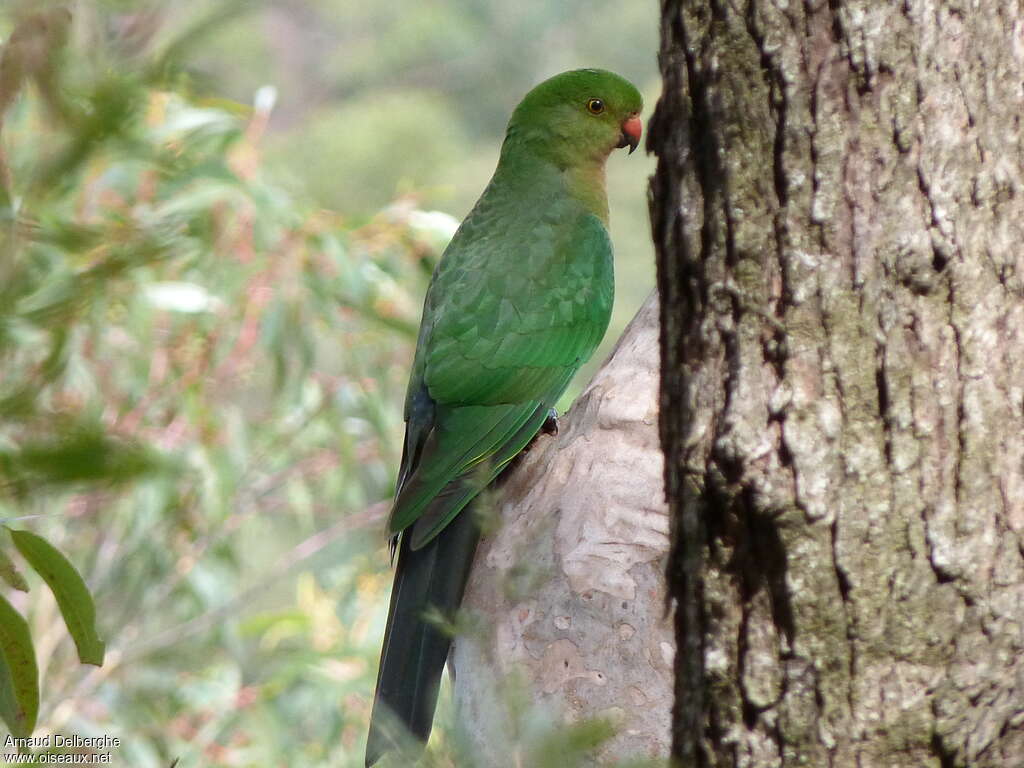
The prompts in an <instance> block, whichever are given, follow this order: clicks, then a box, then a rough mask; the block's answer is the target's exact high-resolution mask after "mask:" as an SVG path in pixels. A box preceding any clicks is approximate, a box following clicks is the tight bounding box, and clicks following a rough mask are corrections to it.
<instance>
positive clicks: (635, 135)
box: [618, 115, 644, 155]
mask: <svg viewBox="0 0 1024 768" xmlns="http://www.w3.org/2000/svg"><path fill="white" fill-rule="evenodd" d="M643 132H644V124H643V123H642V122H640V116H639V115H630V117H629V118H628V119H627V120H626V122H624V123H623V124H622V138H620V139H619V143H618V146H619V147H626V146H628V147H629V154H631V155H632V154H633V152H634V150H635V149H636V148H637V147H638V146H639V145H640V136H641V135H642V134H643Z"/></svg>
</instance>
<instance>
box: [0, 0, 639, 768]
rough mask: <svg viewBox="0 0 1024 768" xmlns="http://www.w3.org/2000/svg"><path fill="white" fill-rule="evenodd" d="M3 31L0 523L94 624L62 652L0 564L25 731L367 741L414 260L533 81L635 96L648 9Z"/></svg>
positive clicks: (425, 0)
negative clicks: (37, 544)
mask: <svg viewBox="0 0 1024 768" xmlns="http://www.w3.org/2000/svg"><path fill="white" fill-rule="evenodd" d="M62 8H67V9H69V10H70V11H71V16H70V21H69V17H68V16H67V15H66V14H65V13H64V12H63V11H62V10H61V9H62ZM16 30H17V31H16ZM12 33H13V37H12ZM0 40H2V41H3V42H4V43H5V45H4V49H3V57H2V59H0V116H2V118H3V122H2V127H0V152H2V154H0V179H2V182H3V183H2V185H0V522H2V523H6V524H7V525H9V526H11V527H14V528H24V529H28V530H32V531H35V532H38V533H40V534H42V535H44V536H46V537H47V538H48V539H49V540H50V541H52V542H53V543H54V544H56V545H57V546H59V547H60V548H61V549H62V550H63V551H64V552H65V554H67V556H68V557H69V559H70V560H71V561H72V562H73V563H74V564H75V565H76V566H77V567H78V568H79V570H80V571H81V572H82V574H83V576H84V577H85V579H86V581H87V582H88V584H89V586H90V588H92V590H93V592H94V595H95V598H96V603H97V610H98V615H99V623H100V627H101V631H102V633H103V635H104V636H105V638H106V640H107V642H108V650H107V659H106V663H105V664H104V666H103V667H100V668H91V667H82V666H80V665H79V664H78V663H77V660H76V659H75V656H74V648H73V645H72V643H71V641H70V638H69V637H68V635H67V631H66V629H64V627H63V624H62V623H61V621H60V617H59V614H58V612H57V609H56V606H55V604H54V601H53V599H52V598H51V597H50V595H49V593H48V592H46V590H44V589H41V588H40V583H39V580H38V579H37V578H34V577H32V576H31V575H29V586H30V587H31V589H30V591H29V592H28V593H22V592H18V591H16V590H14V589H13V588H9V587H8V585H7V584H4V583H2V582H0V589H3V590H4V593H3V594H4V596H5V597H7V599H9V600H10V601H11V602H12V603H13V604H14V606H15V607H16V608H17V609H19V610H20V611H21V612H22V613H23V614H25V615H26V616H27V618H28V619H29V623H30V626H31V629H32V633H33V639H34V641H35V644H36V651H37V656H38V662H39V666H40V671H41V678H42V680H41V684H42V689H43V703H42V709H41V711H40V720H39V728H38V730H37V733H40V734H42V733H47V732H53V731H60V732H62V733H66V734H72V733H73V734H79V735H102V734H109V735H112V736H119V737H120V738H121V739H122V746H121V747H120V748H119V749H118V750H116V752H115V754H114V763H115V764H124V765H131V766H133V767H136V768H149V767H150V766H167V765H169V764H170V762H171V760H172V759H174V758H180V760H181V761H180V763H179V765H181V766H193V765H195V766H200V765H201V766H222V765H223V766H277V765H280V766H356V765H361V764H362V747H363V740H364V738H365V724H366V721H367V718H368V714H369V703H370V701H369V697H370V695H371V693H372V688H373V684H374V678H375V674H376V658H377V654H378V652H379V643H380V639H381V633H382V631H383V623H384V617H385V613H386V609H387V593H388V589H389V587H390V579H391V571H390V568H389V564H388V558H387V550H386V547H385V546H384V542H383V538H382V534H381V525H382V522H383V517H384V515H385V514H386V511H387V499H388V497H389V495H390V492H391V490H392V485H393V482H394V474H395V470H396V465H397V460H398V457H399V453H400V445H399V443H400V440H401V436H402V419H401V406H402V399H403V396H404V388H405V383H406V376H407V371H408V365H409V361H410V359H411V355H412V347H413V342H414V336H413V334H414V332H415V328H416V325H417V323H418V320H419V311H420V303H421V301H422V295H423V291H424V290H425V288H426V284H427V280H428V279H429V275H430V271H431V269H432V267H433V264H434V263H435V262H436V259H437V258H438V256H439V255H440V251H441V250H442V249H443V247H444V244H445V243H446V242H447V238H448V237H449V236H450V235H451V232H452V231H453V227H454V225H455V224H457V222H458V221H459V220H461V218H462V217H463V216H464V215H465V214H466V213H467V212H468V210H469V208H470V207H471V205H472V204H473V202H474V200H475V199H476V197H477V195H478V194H479V193H480V191H481V190H482V188H483V186H484V184H485V183H486V181H487V179H488V178H489V176H490V174H491V172H492V170H493V168H494V164H495V161H496V159H497V152H498V147H499V144H500V141H501V137H502V133H503V129H504V124H505V121H506V120H507V117H508V114H509V113H510V111H511V109H512V108H513V107H514V106H515V104H516V103H517V102H518V100H519V99H520V97H521V96H522V95H523V94H524V93H525V92H526V91H527V90H529V88H530V87H531V86H532V85H534V84H535V83H537V82H539V81H540V80H542V79H544V78H546V77H548V76H550V75H552V74H554V73H556V72H558V71H561V70H563V69H568V68H574V67H578V66H600V67H605V68H609V69H613V70H616V71H618V72H620V73H621V74H623V75H625V76H626V77H628V78H630V79H631V80H633V81H634V82H635V83H636V84H637V85H638V86H639V87H640V88H641V90H642V91H643V92H644V94H645V98H646V100H647V104H648V110H647V112H646V115H645V117H649V115H650V108H651V107H653V104H654V100H655V98H656V95H657V88H658V83H657V80H656V62H655V54H656V50H657V42H656V41H657V7H656V4H655V3H653V2H651V3H622V2H611V1H610V0H608V1H606V0H590V1H589V2H584V1H583V0H568V1H567V2H563V3H557V4H553V3H548V2H541V1H540V0H522V2H518V3H515V4H509V3H503V2H499V0H433V1H431V0H417V1H416V2H412V0H408V1H404V0H403V1H402V2H393V3H381V4H373V3H366V2H362V0H288V1H287V2H285V1H279V2H262V3H259V2H252V1H251V0H250V1H248V2H234V3H232V2H201V1H200V0H178V2H176V3H174V4H173V5H172V4H167V3H156V2H153V3H145V2H131V1H130V0H106V2H103V1H102V0H79V2H70V3H67V2H65V3H62V4H58V3H47V2H40V1H39V0H31V1H26V2H17V1H16V0H7V2H5V3H3V4H2V5H0ZM652 168H653V164H652V161H651V160H650V159H649V158H647V157H646V156H645V155H644V154H643V153H637V154H635V155H634V156H633V157H631V158H628V159H627V158H626V155H625V153H624V152H620V153H615V156H613V158H612V159H611V161H610V162H609V192H610V198H611V201H610V202H611V209H612V238H613V240H614V242H615V246H616V255H617V281H618V285H617V298H616V304H617V305H616V315H615V319H614V320H613V326H612V328H611V329H610V331H609V333H608V337H607V339H606V342H605V346H604V347H603V348H602V350H601V351H600V352H599V353H598V354H597V355H596V356H595V360H594V361H593V363H592V365H591V370H592V369H593V367H594V366H596V365H598V364H599V363H600V361H601V360H602V359H603V358H604V357H605V355H606V354H607V351H608V350H609V349H610V347H611V345H612V344H613V343H614V341H615V339H616V338H617V337H618V335H619V333H620V332H621V330H622V327H623V326H624V325H625V323H626V322H628V320H629V318H630V317H631V316H632V314H633V313H634V312H635V310H636V309H637V308H638V307H639V305H640V303H641V302H642V300H643V298H644V297H645V296H646V294H647V293H648V292H649V291H650V290H651V288H652V286H653V282H654V279H653V260H652V256H651V253H652V251H651V246H650V243H649V242H648V240H649V238H648V230H647V214H646V180H647V176H648V174H649V173H650V172H651V170H652ZM588 376H589V372H588V371H585V372H584V373H583V374H581V376H580V377H578V378H577V381H576V383H575V385H574V388H573V389H572V392H571V394H573V395H574V394H575V393H576V392H578V391H579V389H580V388H581V386H582V385H583V383H584V382H585V381H586V378H587V377H588ZM570 401H571V397H567V400H566V402H565V403H563V405H567V404H568V402H570ZM4 536H6V533H5V532H4V531H2V530H0V545H3V544H5V543H6V542H4V541H3V537H4ZM445 717H450V715H446V714H445V713H444V712H442V715H441V719H442V721H443V720H444V719H445ZM0 733H2V731H0ZM454 738H455V736H453V735H451V731H450V729H449V730H447V731H445V730H444V729H442V733H441V734H440V736H439V738H438V739H436V740H435V742H436V743H434V744H433V745H432V746H433V751H432V759H433V760H434V762H435V764H437V765H451V764H452V758H451V757H450V751H451V749H452V748H453V746H452V744H450V743H446V740H448V741H450V740H452V739H454ZM552 738H556V736H552V735H551V734H547V735H544V734H542V735H540V736H538V741H537V747H536V748H537V749H538V751H539V754H543V755H551V754H556V752H557V750H555V751H552V748H551V747H552V742H551V739H552ZM544 739H547V741H544ZM566 749H568V747H566ZM524 759H525V763H524V764H526V765H542V764H544V759H548V758H544V759H542V758H541V757H540V756H538V757H536V758H535V759H532V761H531V758H529V757H527V758H524ZM559 764H560V765H565V762H564V758H563V759H562V760H561V762H560V763H559Z"/></svg>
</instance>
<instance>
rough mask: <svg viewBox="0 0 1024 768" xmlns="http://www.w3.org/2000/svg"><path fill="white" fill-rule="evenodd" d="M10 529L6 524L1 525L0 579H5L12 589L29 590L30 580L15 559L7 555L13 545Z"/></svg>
mask: <svg viewBox="0 0 1024 768" xmlns="http://www.w3.org/2000/svg"><path fill="white" fill-rule="evenodd" d="M9 530H10V529H9V528H8V527H7V526H6V525H0V579H3V580H4V581H5V582H6V583H7V586H9V587H10V588H11V589H17V590H19V591H21V592H28V582H26V581H25V577H24V576H22V575H21V571H19V570H18V566H16V565H15V564H14V561H13V560H11V558H10V557H8V556H7V552H8V551H9V549H10V545H11V541H10V534H9V533H8V531H9Z"/></svg>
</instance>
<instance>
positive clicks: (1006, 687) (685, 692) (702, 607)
mask: <svg viewBox="0 0 1024 768" xmlns="http://www.w3.org/2000/svg"><path fill="white" fill-rule="evenodd" d="M1022 34H1024V9H1022V8H1021V3H1019V2H1000V3H976V4H970V5H969V4H963V3H955V2H940V1H935V0H904V2H902V3H881V2H851V1H848V0H830V1H829V2H827V3H826V2H804V3H794V2H790V3H786V2H775V3H771V2H766V1H765V0H746V2H742V1H741V2H735V3H721V2H710V3H706V2H697V1H696V0H694V1H692V2H687V1H685V0H665V1H664V2H663V4H662V48H661V52H660V64H661V68H662V74H663V78H664V93H663V96H662V98H661V100H660V103H659V105H658V107H657V111H656V116H655V119H654V121H653V126H652V130H651V137H650V147H651V148H652V149H653V151H654V152H655V153H656V154H657V155H658V159H659V163H658V169H657V172H656V175H655V177H654V179H653V180H652V185H651V210H652V227H653V232H654V238H655V246H656V249H657V256H658V270H659V289H660V291H661V296H662V315H661V327H662V337H661V352H662V362H663V379H662V390H661V436H662V441H663V446H664V448H665V456H666V490H667V493H668V496H669V499H670V513H671V520H672V524H673V527H672V537H673V553H672V555H671V559H670V566H669V571H668V575H669V581H670V590H671V592H672V594H673V595H674V596H675V597H676V598H677V601H678V606H677V612H676V617H677V618H676V633H677V635H676V637H677V646H678V654H677V656H676V665H677V666H676V674H677V681H676V704H675V709H674V713H673V725H674V730H673V738H674V741H673V754H674V755H675V756H676V757H677V758H678V759H679V760H680V761H681V764H682V765H684V766H749V767H750V768H761V767H762V766H781V765H793V764H800V765H810V766H860V767H861V768H867V767H868V766H887V767H890V766H907V768H910V767H911V766H913V768H921V767H922V766H931V767H933V768H953V767H954V766H999V767H1001V768H1003V767H1005V768H1010V767H1013V766H1020V765H1021V764H1024V654H1022V650H1024V648H1022V646H1024V638H1022V625H1024V608H1022V606H1024V556H1022V552H1024V541H1022V532H1024V470H1022V462H1024V372H1022V364H1024V335H1022V333H1024V332H1022V327H1024V282H1022V281H1024V251H1022V249H1021V243H1022V240H1024V232H1022V229H1021V223H1022V221H1024V197H1022V195H1021V192H1022V189H1021V181H1022V180H1021V168H1022V159H1024V158H1022V151H1021V139H1020V132H1021V126H1020V117H1021V113H1022V108H1024V95H1022V89H1021V82H1022V81H1024V36H1022Z"/></svg>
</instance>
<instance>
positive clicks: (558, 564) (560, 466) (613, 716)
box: [452, 296, 674, 767]
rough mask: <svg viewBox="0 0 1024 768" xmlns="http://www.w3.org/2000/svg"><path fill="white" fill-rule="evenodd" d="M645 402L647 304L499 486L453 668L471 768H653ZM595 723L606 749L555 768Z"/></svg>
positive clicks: (660, 547)
mask: <svg viewBox="0 0 1024 768" xmlns="http://www.w3.org/2000/svg"><path fill="white" fill-rule="evenodd" d="M657 393H658V302H657V300H656V297H655V296H652V297H651V298H650V299H648V301H647V302H646V303H645V304H644V306H643V307H642V308H641V310H640V312H639V313H638V314H637V316H636V317H635V318H634V319H633V321H632V322H631V323H630V325H629V326H628V327H627V329H626V331H625V332H624V334H623V336H622V338H621V339H620V340H619V343H618V345H617V346H616V348H615V352H614V353H613V354H612V356H611V358H610V359H609V360H608V361H607V362H606V363H605V365H604V366H602V368H601V369H600V370H599V372H598V373H597V375H596V376H595V377H594V379H593V380H592V381H591V382H590V384H589V385H588V386H587V388H586V389H585V390H584V392H583V394H582V395H580V397H579V399H578V400H577V401H576V403H575V404H574V405H573V407H572V409H571V410H570V411H569V412H568V413H567V414H566V415H565V416H564V417H562V418H561V419H560V420H559V430H558V434H557V435H555V436H545V435H541V436H539V437H538V438H537V439H536V440H535V442H534V443H533V445H532V446H531V447H530V449H529V450H528V451H527V452H526V454H525V455H523V456H522V457H521V458H520V459H518V460H517V462H518V463H517V465H516V466H515V467H513V468H511V469H510V470H509V471H508V472H507V473H506V475H504V476H503V478H504V480H503V482H502V484H501V487H500V490H499V493H497V494H495V496H494V506H495V511H496V513H497V515H496V517H497V519H499V520H500V521H501V522H500V525H499V526H497V527H496V528H494V529H493V530H490V531H489V532H487V533H485V535H484V537H483V540H482V541H481V544H480V547H479V549H478V550H477V553H476V559H475V561H474V565H473V571H472V573H471V575H470V580H469V584H468V586H467V589H466V595H465V597H464V599H463V609H464V611H465V612H466V613H467V615H468V617H469V618H470V619H471V621H472V622H473V623H471V624H470V628H469V629H468V631H465V632H464V633H463V634H460V635H459V636H458V637H457V638H456V641H455V647H454V652H453V659H452V661H453V668H454V670H455V682H454V695H455V701H456V704H457V706H458V709H459V712H460V718H461V720H462V721H463V722H465V723H467V724H468V725H469V731H470V732H469V733H468V736H469V738H470V741H471V746H472V753H473V755H474V760H473V764H474V765H480V766H496V767H497V766H508V765H524V766H527V765H530V766H533V765H548V764H551V765H555V764H558V765H561V766H566V767H568V766H573V765H613V764H614V765H618V764H619V762H620V761H622V760H626V759H630V760H633V759H638V758H639V759H650V758H654V759H660V763H658V764H660V765H664V761H665V758H666V757H667V756H668V752H669V743H670V732H671V729H670V722H669V713H670V711H671V706H672V686H673V671H672V669H673V655H674V646H673V634H672V620H671V617H670V615H669V614H668V613H667V611H666V592H665V579H664V566H665V562H666V557H667V554H668V508H667V506H666V504H665V502H664V492H663V488H662V477H663V467H664V464H663V460H662V454H661V448H660V445H659V441H658V398H657ZM594 721H605V722H606V723H607V724H608V725H609V726H610V728H609V729H607V732H606V735H610V738H608V739H607V740H606V741H603V742H602V743H600V745H599V746H598V747H597V749H596V750H593V751H590V752H589V754H588V756H586V757H583V756H582V755H580V758H581V762H577V761H576V760H575V759H572V758H573V755H572V754H568V755H564V756H563V759H561V760H560V761H558V760H555V761H554V762H553V755H555V754H557V753H559V752H563V751H564V749H565V746H566V745H559V743H558V742H559V740H564V741H566V742H567V744H572V743H573V742H576V741H580V740H582V741H583V742H586V741H588V740H592V741H600V739H601V735H602V734H601V730H602V729H600V728H598V729H596V731H593V732H592V734H593V735H592V736H587V732H588V731H587V725H586V724H587V723H588V722H590V723H591V724H593V722H594ZM569 725H578V726H579V727H580V728H582V730H581V731H580V732H579V733H577V735H576V736H571V735H567V734H568V733H569V732H571V730H572V729H571V728H570V729H567V727H566V726H569ZM545 730H547V731H548V733H545ZM595 736H596V738H595ZM566 758H568V759H566Z"/></svg>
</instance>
